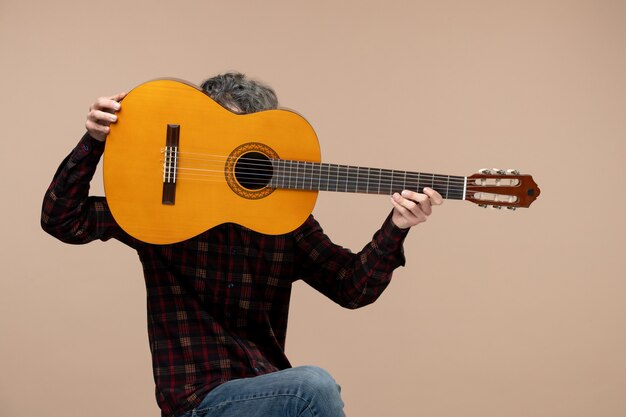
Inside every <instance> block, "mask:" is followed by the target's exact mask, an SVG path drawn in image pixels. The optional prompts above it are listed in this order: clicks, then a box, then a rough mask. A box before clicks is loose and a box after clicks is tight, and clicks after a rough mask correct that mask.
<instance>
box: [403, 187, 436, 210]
mask: <svg viewBox="0 0 626 417" xmlns="http://www.w3.org/2000/svg"><path fill="white" fill-rule="evenodd" d="M402 197H404V198H405V199H408V200H409V201H411V202H412V203H413V204H415V206H411V205H405V207H406V208H408V209H409V210H411V211H414V212H415V211H416V210H420V211H422V212H423V213H424V214H426V215H427V216H430V214H431V213H432V209H431V208H430V200H429V198H428V196H427V195H425V194H420V193H416V192H415V191H410V190H403V191H402Z"/></svg>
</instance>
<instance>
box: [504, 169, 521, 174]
mask: <svg viewBox="0 0 626 417" xmlns="http://www.w3.org/2000/svg"><path fill="white" fill-rule="evenodd" d="M506 173H507V174H509V175H519V171H518V170H516V169H507V170H506Z"/></svg>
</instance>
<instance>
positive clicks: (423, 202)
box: [391, 187, 443, 229]
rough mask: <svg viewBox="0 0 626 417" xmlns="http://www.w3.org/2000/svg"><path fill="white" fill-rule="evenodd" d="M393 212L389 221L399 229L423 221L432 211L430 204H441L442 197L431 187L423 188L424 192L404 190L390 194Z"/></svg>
mask: <svg viewBox="0 0 626 417" xmlns="http://www.w3.org/2000/svg"><path fill="white" fill-rule="evenodd" d="M391 203H392V204H393V207H394V209H393V214H392V216H391V221H392V222H393V224H395V225H396V226H398V227H399V228H401V229H407V228H409V227H413V226H415V225H417V224H420V223H423V222H425V221H426V220H427V219H428V216H430V215H431V213H432V212H433V209H432V206H439V205H441V204H443V197H441V194H439V193H438V192H437V191H435V190H433V189H432V188H428V187H426V188H424V193H423V194H422V193H418V192H415V191H409V190H404V191H402V193H394V194H393V195H392V196H391Z"/></svg>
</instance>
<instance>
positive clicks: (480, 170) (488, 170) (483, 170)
mask: <svg viewBox="0 0 626 417" xmlns="http://www.w3.org/2000/svg"><path fill="white" fill-rule="evenodd" d="M478 172H479V173H481V174H484V175H489V174H491V170H490V169H488V168H482V169H479V170H478Z"/></svg>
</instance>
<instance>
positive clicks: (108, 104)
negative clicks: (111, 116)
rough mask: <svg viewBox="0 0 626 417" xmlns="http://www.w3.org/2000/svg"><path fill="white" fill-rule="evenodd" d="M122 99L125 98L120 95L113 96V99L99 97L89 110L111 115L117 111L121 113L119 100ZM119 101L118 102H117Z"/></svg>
mask: <svg viewBox="0 0 626 417" xmlns="http://www.w3.org/2000/svg"><path fill="white" fill-rule="evenodd" d="M120 97H123V96H122V94H118V95H116V96H111V97H99V98H98V99H97V100H96V101H95V102H94V103H93V104H92V105H91V107H90V108H89V110H90V111H91V110H102V111H106V112H109V113H114V112H116V111H119V109H120V108H121V105H120V103H119V100H121V98H120ZM116 99H118V100H116Z"/></svg>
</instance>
